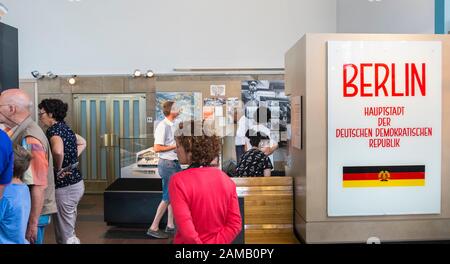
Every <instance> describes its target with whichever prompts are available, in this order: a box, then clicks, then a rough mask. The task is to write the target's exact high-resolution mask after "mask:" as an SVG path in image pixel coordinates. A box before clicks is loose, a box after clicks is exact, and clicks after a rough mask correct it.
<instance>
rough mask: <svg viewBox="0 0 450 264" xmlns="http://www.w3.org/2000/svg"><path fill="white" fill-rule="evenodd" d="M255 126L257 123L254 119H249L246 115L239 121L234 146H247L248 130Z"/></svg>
mask: <svg viewBox="0 0 450 264" xmlns="http://www.w3.org/2000/svg"><path fill="white" fill-rule="evenodd" d="M254 125H255V121H254V120H253V119H248V118H247V117H246V116H245V115H243V116H242V117H241V118H240V119H239V121H238V123H237V129H236V137H235V138H234V144H235V145H236V146H241V145H245V139H246V137H245V133H247V130H248V129H249V128H250V127H253V126H254Z"/></svg>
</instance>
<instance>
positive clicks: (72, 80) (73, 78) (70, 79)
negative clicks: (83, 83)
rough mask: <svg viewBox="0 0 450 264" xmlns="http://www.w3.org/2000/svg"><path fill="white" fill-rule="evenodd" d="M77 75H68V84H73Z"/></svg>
mask: <svg viewBox="0 0 450 264" xmlns="http://www.w3.org/2000/svg"><path fill="white" fill-rule="evenodd" d="M76 78H77V76H76V75H72V77H70V78H69V79H67V82H68V83H69V84H70V85H75V84H76V83H77V79H76Z"/></svg>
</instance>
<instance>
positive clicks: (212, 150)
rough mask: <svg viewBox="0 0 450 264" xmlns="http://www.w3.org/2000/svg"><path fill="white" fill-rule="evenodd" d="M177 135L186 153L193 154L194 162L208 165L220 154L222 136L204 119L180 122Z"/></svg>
mask: <svg viewBox="0 0 450 264" xmlns="http://www.w3.org/2000/svg"><path fill="white" fill-rule="evenodd" d="M199 132H200V133H199ZM175 137H176V140H177V144H180V145H181V146H182V147H183V149H184V150H185V151H186V153H191V154H192V155H191V156H192V157H191V161H192V163H196V164H199V165H202V166H207V165H209V164H210V163H211V162H212V161H213V160H214V159H215V158H217V157H218V156H219V153H220V146H221V144H220V138H219V137H218V136H217V135H216V134H215V133H214V132H213V131H212V130H211V127H209V126H208V124H206V123H205V122H204V121H203V122H201V121H186V122H183V123H180V125H179V129H178V130H177V131H176V133H175Z"/></svg>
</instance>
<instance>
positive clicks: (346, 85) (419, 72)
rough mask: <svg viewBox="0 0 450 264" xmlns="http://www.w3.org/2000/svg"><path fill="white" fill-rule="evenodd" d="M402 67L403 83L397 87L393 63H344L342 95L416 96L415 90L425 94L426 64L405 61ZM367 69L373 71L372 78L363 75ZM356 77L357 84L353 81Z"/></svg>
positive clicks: (422, 94)
mask: <svg viewBox="0 0 450 264" xmlns="http://www.w3.org/2000/svg"><path fill="white" fill-rule="evenodd" d="M404 68H405V79H404V80H405V85H404V87H397V83H396V81H395V80H396V77H398V76H396V71H395V70H396V64H395V63H392V64H390V65H388V64H385V63H360V64H359V65H357V64H344V65H343V71H342V74H343V78H342V79H343V92H344V97H355V96H360V97H377V96H385V97H387V96H416V92H418V93H420V95H421V96H426V91H427V89H426V64H425V63H421V64H420V65H416V64H415V63H405V65H404ZM369 71H373V72H374V74H373V76H374V78H373V79H371V80H368V79H367V77H365V74H367V73H368V72H369ZM389 77H390V78H389ZM357 78H358V79H359V84H357V83H355V81H356V80H357ZM389 79H390V82H388V80H389ZM399 86H400V85H399ZM416 89H418V90H419V91H416Z"/></svg>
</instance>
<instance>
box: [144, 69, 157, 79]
mask: <svg viewBox="0 0 450 264" xmlns="http://www.w3.org/2000/svg"><path fill="white" fill-rule="evenodd" d="M153 76H155V74H154V73H153V71H152V70H148V71H147V73H146V74H145V78H152V77H153Z"/></svg>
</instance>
